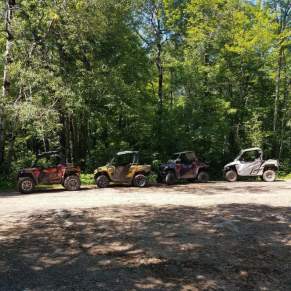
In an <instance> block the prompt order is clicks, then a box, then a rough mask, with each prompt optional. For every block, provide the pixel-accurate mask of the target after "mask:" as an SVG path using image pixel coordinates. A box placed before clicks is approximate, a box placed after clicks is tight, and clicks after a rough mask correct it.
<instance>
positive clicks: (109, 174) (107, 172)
mask: <svg viewBox="0 0 291 291" xmlns="http://www.w3.org/2000/svg"><path fill="white" fill-rule="evenodd" d="M150 171H151V166H150V165H140V164H139V152H137V151H124V152H118V153H117V154H116V155H115V157H114V158H113V159H112V160H111V162H109V163H108V164H107V165H105V166H102V167H99V168H98V169H96V170H95V172H94V178H95V181H96V184H97V186H98V187H99V188H105V187H108V186H109V184H110V183H117V184H128V185H133V186H136V187H145V186H146V185H147V182H148V179H147V176H148V175H149V173H150Z"/></svg>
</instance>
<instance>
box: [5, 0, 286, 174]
mask: <svg viewBox="0 0 291 291" xmlns="http://www.w3.org/2000/svg"><path fill="white" fill-rule="evenodd" d="M0 9H1V11H2V13H1V20H2V21H1V34H0V47H1V51H2V54H1V58H0V68H1V71H2V74H1V81H2V84H3V90H2V93H1V97H0V166H1V172H2V174H4V173H5V174H7V175H12V174H13V173H14V172H15V171H16V170H17V169H18V168H19V167H21V166H23V165H25V164H26V163H27V162H28V161H29V160H30V159H31V157H32V155H33V154H36V153H39V152H42V151H46V150H56V149H59V150H60V151H62V152H63V154H64V155H65V157H66V159H67V160H68V161H73V162H75V163H79V164H81V165H82V167H83V168H84V170H86V171H91V170H92V169H93V168H95V167H96V165H97V164H99V163H104V162H105V161H107V160H108V159H109V157H110V156H111V155H112V154H113V153H114V152H115V151H119V150H126V149H135V150H141V151H143V152H144V153H145V155H146V156H148V157H150V156H151V154H152V153H156V152H158V153H159V154H160V156H161V158H164V157H166V156H167V155H169V154H170V153H172V152H175V151H179V150H183V149H189V150H195V151H196V152H197V153H198V154H199V156H201V157H203V158H204V159H205V160H207V161H209V162H210V164H211V165H213V167H214V168H216V169H217V171H220V168H221V166H222V165H223V164H224V162H225V161H226V160H228V159H230V158H231V157H233V156H234V155H236V154H237V152H238V151H239V150H240V149H241V148H244V147H250V146H260V147H262V148H263V149H264V151H265V153H266V154H267V155H268V156H272V157H274V158H278V159H279V160H280V161H281V163H282V169H284V170H285V171H290V170H291V169H290V167H291V97H290V86H291V81H290V76H291V62H290V61H291V54H290V52H291V43H290V40H291V29H290V26H291V22H290V19H291V18H290V11H291V6H290V2H289V1H288V0H267V1H247V0H208V1H206V0H175V1H174V0H138V1H133V0H119V1H116V0H90V1H87V0H70V1H67V0H54V1H53V0H44V1H38V0H5V1H2V2H1V4H0Z"/></svg>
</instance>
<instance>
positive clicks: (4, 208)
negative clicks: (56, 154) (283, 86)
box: [0, 181, 291, 219]
mask: <svg viewBox="0 0 291 291" xmlns="http://www.w3.org/2000/svg"><path fill="white" fill-rule="evenodd" d="M230 203H243V204H246V203H255V204H262V205H269V206H291V181H288V182H286V181H280V182H275V183H265V182H238V183H227V182H212V183H208V184H187V185H177V186H171V187H162V186H161V187H148V188H143V189H139V188H134V187H129V188H128V187H111V188H106V189H96V187H94V186H92V187H87V188H86V187H84V188H83V189H82V190H81V191H78V192H67V191H64V190H63V189H60V190H50V191H46V192H45V191H39V192H37V193H33V194H30V195H21V194H19V193H17V192H10V193H2V194H1V193H0V219H1V216H7V215H8V216H10V217H11V216H13V214H15V216H17V217H18V216H22V215H27V214H31V213H34V212H35V213H37V212H43V211H47V210H56V209H67V210H69V209H75V208H79V209H80V208H81V209H84V208H94V207H108V206H122V205H151V206H165V205H180V206H195V207H208V206H215V205H219V204H230Z"/></svg>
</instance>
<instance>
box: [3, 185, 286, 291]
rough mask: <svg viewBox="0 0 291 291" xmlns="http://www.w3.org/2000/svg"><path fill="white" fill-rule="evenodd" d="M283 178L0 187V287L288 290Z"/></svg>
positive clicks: (284, 186) (37, 288) (45, 288)
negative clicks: (29, 190)
mask: <svg viewBox="0 0 291 291" xmlns="http://www.w3.org/2000/svg"><path fill="white" fill-rule="evenodd" d="M290 206H291V183H290V182H276V183H270V184H269V183H261V182H240V183H233V184H230V183H209V184H191V185H190V184H189V185H180V186H175V187H154V188H147V189H136V188H125V187H114V188H109V189H105V190H103V189H102V190H99V189H88V190H82V191H79V192H78V193H76V192H71V193H70V192H63V191H49V192H39V193H35V194H31V195H25V196H22V195H18V194H17V193H3V194H0V290H291V276H290V274H291V212H290V210H291V209H290Z"/></svg>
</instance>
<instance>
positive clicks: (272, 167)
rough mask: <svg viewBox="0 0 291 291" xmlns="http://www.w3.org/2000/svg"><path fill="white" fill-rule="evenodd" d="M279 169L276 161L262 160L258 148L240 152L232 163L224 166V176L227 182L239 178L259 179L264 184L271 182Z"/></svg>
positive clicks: (260, 151)
mask: <svg viewBox="0 0 291 291" xmlns="http://www.w3.org/2000/svg"><path fill="white" fill-rule="evenodd" d="M278 169H279V162H278V161H277V160H266V161H265V160H263V151H262V150H261V149H260V148H249V149H245V150H242V151H241V152H240V154H239V155H238V157H237V158H235V159H234V161H233V162H231V163H228V164H227V165H225V166H224V170H223V171H224V176H225V178H226V180H227V181H229V182H235V181H236V180H237V178H238V177H239V176H241V177H261V178H262V179H263V180H264V181H265V182H273V181H275V179H276V172H277V171H278Z"/></svg>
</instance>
